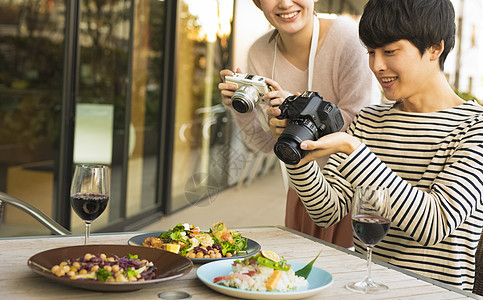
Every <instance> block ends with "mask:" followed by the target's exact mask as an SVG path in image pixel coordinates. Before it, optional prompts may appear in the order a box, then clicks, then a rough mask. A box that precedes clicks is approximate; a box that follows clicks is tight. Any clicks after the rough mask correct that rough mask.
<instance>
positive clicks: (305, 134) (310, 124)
mask: <svg viewBox="0 0 483 300" xmlns="http://www.w3.org/2000/svg"><path fill="white" fill-rule="evenodd" d="M279 109H280V110H281V114H280V115H279V116H278V117H277V118H278V119H289V120H290V122H289V124H288V125H287V127H286V128H285V130H284V131H283V132H282V134H281V135H280V137H279V138H278V140H277V142H276V143H275V146H274V148H273V150H274V152H275V154H276V155H277V157H278V158H279V159H280V160H281V161H283V162H284V163H286V164H291V165H296V164H298V163H299V162H300V160H301V159H302V158H303V157H304V156H305V150H302V149H301V148H300V143H301V142H302V141H304V140H314V141H315V140H318V139H319V138H321V137H322V136H324V135H327V134H329V133H333V132H337V131H339V130H340V129H341V128H342V126H344V119H343V118H342V115H341V113H340V110H339V108H338V107H337V106H335V105H334V104H333V103H330V102H327V101H324V100H323V98H322V97H321V96H320V95H319V93H317V92H312V91H305V92H303V93H302V95H300V96H295V95H292V96H289V97H287V98H286V99H285V100H284V101H283V103H282V104H281V105H280V106H279Z"/></svg>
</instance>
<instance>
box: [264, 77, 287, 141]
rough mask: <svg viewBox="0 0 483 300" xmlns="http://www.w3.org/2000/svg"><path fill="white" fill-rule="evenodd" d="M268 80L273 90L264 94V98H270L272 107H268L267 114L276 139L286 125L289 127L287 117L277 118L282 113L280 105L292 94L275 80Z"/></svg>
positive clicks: (271, 130)
mask: <svg viewBox="0 0 483 300" xmlns="http://www.w3.org/2000/svg"><path fill="white" fill-rule="evenodd" d="M266 82H267V83H268V84H269V85H270V86H271V91H269V92H268V93H266V94H265V95H264V96H263V99H265V100H268V99H270V107H269V108H268V109H267V115H268V118H269V120H268V125H269V126H270V132H271V134H272V135H273V137H274V138H275V139H278V137H279V136H280V134H281V133H282V132H283V131H284V130H285V127H287V124H288V120H287V119H283V120H279V119H277V118H276V117H278V116H279V115H280V113H281V111H280V109H279V108H278V107H279V106H280V104H282V102H283V101H284V100H285V98H287V97H288V96H290V93H289V92H287V91H285V90H283V89H282V87H281V86H280V84H278V82H276V81H275V80H272V79H270V78H266Z"/></svg>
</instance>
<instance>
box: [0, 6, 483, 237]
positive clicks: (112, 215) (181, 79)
mask: <svg viewBox="0 0 483 300" xmlns="http://www.w3.org/2000/svg"><path fill="white" fill-rule="evenodd" d="M365 2H366V0H319V1H318V2H317V11H318V12H319V13H320V14H321V16H322V17H326V18H334V17H336V16H338V15H349V16H351V17H352V18H354V19H356V20H357V18H358V17H359V15H360V13H361V12H362V9H363V6H364V4H365ZM453 4H454V6H455V10H456V15H457V30H458V31H457V41H456V46H455V49H454V50H453V51H452V52H451V53H450V56H449V57H448V59H447V62H446V65H445V73H446V75H447V78H448V80H449V82H450V83H451V85H452V86H453V87H454V89H455V91H456V92H457V93H458V94H460V95H461V96H462V97H464V98H465V99H483V68H482V64H483V45H482V44H481V41H482V40H483V39H482V37H483V36H482V35H483V21H482V19H483V18H482V16H483V3H482V1H480V0H453ZM270 29H271V28H270V25H269V24H268V23H267V22H266V20H265V18H264V16H263V14H262V13H261V12H260V11H259V10H258V9H257V8H256V7H255V5H254V4H253V3H252V1H251V0H179V1H174V0H166V1H161V0H79V1H67V0H65V1H61V0H0V191H3V192H6V193H8V194H10V195H13V196H15V197H18V198H20V199H22V200H24V201H27V202H28V203H30V204H32V205H34V206H35V207H37V208H39V209H41V210H42V211H43V212H45V213H46V214H47V215H49V216H51V217H52V218H53V219H55V220H56V221H58V222H59V223H60V224H62V225H63V226H64V227H66V228H68V229H70V230H72V231H73V232H74V233H82V232H83V230H84V225H83V222H82V221H81V220H80V219H79V218H78V217H77V216H76V215H75V214H73V213H72V212H71V208H70V204H69V189H70V182H71V177H72V170H73V165H74V164H76V163H81V162H92V163H103V164H108V165H110V166H111V198H110V202H109V206H108V209H107V210H106V212H105V213H104V214H103V215H102V216H101V217H100V218H99V219H97V220H96V221H94V222H93V231H97V232H107V231H130V230H139V229H145V228H151V227H152V226H153V224H157V225H156V226H165V225H166V226H173V225H175V224H176V223H177V222H191V223H196V222H208V223H214V222H216V221H218V220H219V219H220V218H222V216H226V217H225V218H223V219H224V220H225V221H226V222H227V224H228V225H229V226H230V227H236V226H243V225H250V224H258V223H257V222H260V218H263V217H265V218H264V219H263V220H262V221H263V222H265V223H264V224H267V225H268V224H269V223H273V225H279V224H282V223H283V216H284V209H285V207H284V206H285V193H284V190H283V185H282V179H281V176H280V168H279V167H278V161H277V160H276V159H275V157H274V155H273V154H259V153H249V152H248V151H247V149H246V148H245V147H244V145H243V144H242V142H241V139H240V135H239V130H238V129H237V128H236V126H235V125H234V123H233V121H232V118H231V115H230V113H229V112H227V111H226V110H225V109H224V107H223V106H222V105H221V97H220V93H219V90H218V88H217V85H218V83H219V82H220V77H219V71H220V70H221V69H224V68H230V69H234V68H236V67H240V68H241V69H242V70H246V54H247V51H248V48H249V47H250V45H251V44H252V42H253V41H254V40H255V39H256V38H258V37H259V36H260V35H262V34H264V33H265V32H266V31H267V30H270ZM269 201H271V202H269ZM261 203H262V204H261ZM254 206H257V207H254ZM254 211H256V212H257V213H250V212H254ZM183 212H189V214H188V215H181V216H183V217H189V218H190V220H187V219H179V218H180V217H179V216H180V214H182V213H183ZM229 213H231V214H232V215H234V216H238V217H239V218H237V219H234V218H233V217H232V216H231V215H229ZM173 216H174V217H173ZM176 218H178V219H179V221H176ZM227 219H230V220H231V221H232V222H231V223H230V220H227ZM159 222H161V223H159ZM163 222H166V223H163ZM195 225H197V224H195ZM150 226H151V227H150ZM202 226H204V225H202ZM152 229H155V228H152ZM158 229H166V228H158ZM44 234H49V231H47V230H46V229H44V228H42V227H41V226H38V223H37V222H36V220H34V219H33V218H32V217H30V216H29V215H27V214H25V213H24V212H21V211H19V210H17V209H16V208H14V207H11V206H5V205H3V206H2V205H0V237H8V236H32V235H44Z"/></svg>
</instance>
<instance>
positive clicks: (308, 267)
mask: <svg viewBox="0 0 483 300" xmlns="http://www.w3.org/2000/svg"><path fill="white" fill-rule="evenodd" d="M320 253H322V250H320V252H319V254H317V256H316V257H315V258H314V259H312V261H311V262H309V263H308V264H306V265H305V266H304V267H303V268H302V269H300V270H298V271H297V272H295V275H297V276H301V277H303V278H305V279H307V277H309V274H310V272H311V271H312V266H313V265H314V263H315V261H316V260H317V258H318V257H319V255H320Z"/></svg>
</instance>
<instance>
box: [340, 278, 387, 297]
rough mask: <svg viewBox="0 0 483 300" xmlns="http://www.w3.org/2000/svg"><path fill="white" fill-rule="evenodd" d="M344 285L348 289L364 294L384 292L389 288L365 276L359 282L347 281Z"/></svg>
mask: <svg viewBox="0 0 483 300" xmlns="http://www.w3.org/2000/svg"><path fill="white" fill-rule="evenodd" d="M345 287H346V288H347V289H348V290H350V291H353V292H358V293H364V294H377V293H384V292H386V291H387V290H389V287H388V286H387V285H384V284H382V283H377V282H374V281H372V279H370V278H366V279H364V280H362V281H359V282H349V283H347V284H346V285H345Z"/></svg>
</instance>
